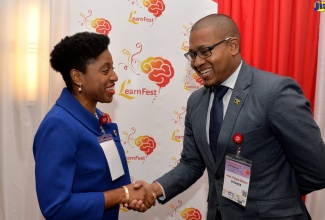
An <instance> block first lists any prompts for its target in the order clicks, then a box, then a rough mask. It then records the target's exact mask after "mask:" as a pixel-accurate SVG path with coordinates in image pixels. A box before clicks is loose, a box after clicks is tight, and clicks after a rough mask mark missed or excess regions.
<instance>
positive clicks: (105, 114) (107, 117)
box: [100, 112, 112, 125]
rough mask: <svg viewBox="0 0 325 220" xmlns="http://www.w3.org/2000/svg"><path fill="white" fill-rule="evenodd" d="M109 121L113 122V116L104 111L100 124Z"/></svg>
mask: <svg viewBox="0 0 325 220" xmlns="http://www.w3.org/2000/svg"><path fill="white" fill-rule="evenodd" d="M108 122H110V123H111V122H112V119H111V117H110V116H109V115H108V114H107V113H104V112H103V115H102V116H101V117H100V124H101V125H104V124H107V123H108Z"/></svg>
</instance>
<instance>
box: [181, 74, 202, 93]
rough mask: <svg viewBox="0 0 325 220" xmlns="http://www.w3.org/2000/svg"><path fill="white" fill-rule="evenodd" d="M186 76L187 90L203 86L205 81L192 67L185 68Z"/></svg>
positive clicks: (185, 85)
mask: <svg viewBox="0 0 325 220" xmlns="http://www.w3.org/2000/svg"><path fill="white" fill-rule="evenodd" d="M185 78H186V81H185V83H184V89H185V90H191V91H193V90H197V89H199V88H201V87H202V86H203V81H202V79H201V77H200V76H199V75H198V74H197V73H196V72H195V71H194V70H193V69H192V68H186V69H185Z"/></svg>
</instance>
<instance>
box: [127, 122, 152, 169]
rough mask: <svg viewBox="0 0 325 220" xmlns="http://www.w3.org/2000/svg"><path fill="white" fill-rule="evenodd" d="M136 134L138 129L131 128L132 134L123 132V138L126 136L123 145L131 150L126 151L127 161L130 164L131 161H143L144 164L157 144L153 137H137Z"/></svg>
mask: <svg viewBox="0 0 325 220" xmlns="http://www.w3.org/2000/svg"><path fill="white" fill-rule="evenodd" d="M135 133H136V128H134V127H132V128H131V132H127V131H123V136H125V140H124V141H123V144H124V145H126V147H129V148H130V149H129V150H126V151H125V153H126V154H127V156H126V160H127V161H128V163H130V162H131V161H142V164H143V163H144V162H145V160H146V159H147V157H148V156H149V155H150V154H151V153H153V151H154V150H155V149H156V146H157V144H156V141H155V139H154V138H153V137H151V136H149V135H139V136H136V134H135ZM139 153H140V154H139ZM130 154H132V155H130Z"/></svg>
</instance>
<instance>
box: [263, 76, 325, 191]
mask: <svg viewBox="0 0 325 220" xmlns="http://www.w3.org/2000/svg"><path fill="white" fill-rule="evenodd" d="M267 112H268V117H269V121H270V123H271V125H270V126H271V127H272V130H273V131H274V133H275V135H276V137H277V139H278V140H279V142H280V143H281V146H282V147H283V150H284V152H285V154H286V157H287V159H288V161H289V162H290V164H291V166H292V168H293V170H294V172H295V176H296V181H297V183H298V186H299V189H300V192H301V194H302V195H305V194H307V193H310V192H312V191H315V190H319V189H322V188H324V187H325V145H324V141H323V139H322V137H321V132H320V129H319V127H318V126H317V124H316V122H315V121H314V119H313V116H312V111H311V109H310V103H309V101H308V100H307V99H306V98H305V97H304V95H303V92H302V90H301V88H300V86H299V85H298V84H297V83H296V82H295V81H294V80H293V79H291V78H285V79H284V80H280V81H279V82H277V83H276V85H275V86H274V90H273V93H272V97H271V99H270V102H269V107H268V111H267Z"/></svg>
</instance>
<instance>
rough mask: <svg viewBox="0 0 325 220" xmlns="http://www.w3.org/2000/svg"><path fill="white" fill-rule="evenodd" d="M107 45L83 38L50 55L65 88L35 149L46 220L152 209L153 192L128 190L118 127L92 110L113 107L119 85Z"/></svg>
mask: <svg viewBox="0 0 325 220" xmlns="http://www.w3.org/2000/svg"><path fill="white" fill-rule="evenodd" d="M109 42H110V40H109V38H108V36H106V35H101V34H97V33H89V32H82V33H77V34H75V35H73V36H69V37H65V38H64V39H62V40H61V42H59V43H58V44H57V45H56V46H55V47H54V49H53V51H52V52H51V60H50V62H51V66H52V68H53V69H54V70H55V71H57V72H60V73H61V75H62V77H63V79H64V81H65V83H66V88H64V89H63V91H62V93H61V95H60V97H59V98H58V100H57V101H56V103H55V105H54V106H53V107H52V108H51V110H50V111H49V112H48V114H47V115H46V116H45V118H44V119H43V121H42V122H41V124H40V126H39V129H38V131H37V133H36V135H35V138H34V144H33V153H34V158H35V162H36V164H35V177H36V191H37V197H38V201H39V205H40V208H41V211H42V213H43V215H44V217H45V218H46V219H60V220H64V219H78V220H80V219H87V220H89V219H92V220H96V219H107V220H108V219H109V220H117V219H118V214H119V207H120V204H122V203H128V201H129V200H131V199H133V198H138V199H139V200H141V201H143V205H142V210H143V211H145V210H146V209H147V208H149V207H150V206H151V205H150V204H152V203H154V196H153V194H152V193H151V192H149V191H147V190H145V189H144V188H141V189H140V190H134V189H133V187H131V186H130V182H131V181H130V174H129V170H128V166H127V161H126V157H125V153H124V150H123V147H122V145H121V141H120V136H119V132H118V128H117V125H116V124H115V123H111V122H110V119H109V116H108V115H107V114H104V113H102V112H101V111H100V110H99V109H97V108H96V104H97V103H98V102H101V103H110V102H112V100H113V95H114V93H115V89H114V85H115V82H116V81H117V80H118V77H117V75H116V73H115V72H114V68H113V60H112V56H111V54H110V52H109V50H108V45H109ZM140 211H141V210H140Z"/></svg>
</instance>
